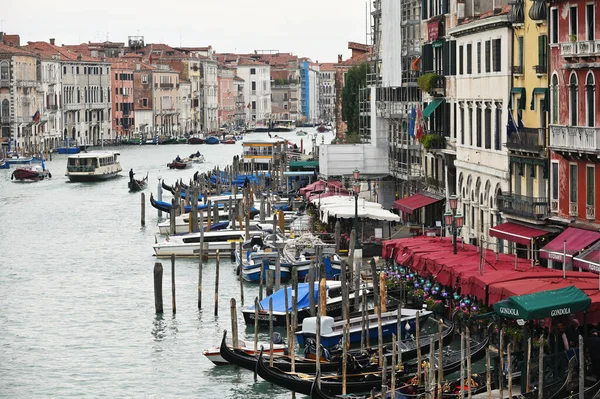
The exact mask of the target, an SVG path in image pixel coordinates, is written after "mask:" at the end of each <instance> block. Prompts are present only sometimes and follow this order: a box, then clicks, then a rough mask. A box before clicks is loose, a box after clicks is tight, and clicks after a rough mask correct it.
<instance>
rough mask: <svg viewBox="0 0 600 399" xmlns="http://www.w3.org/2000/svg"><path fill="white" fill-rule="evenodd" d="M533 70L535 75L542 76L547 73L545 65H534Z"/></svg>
mask: <svg viewBox="0 0 600 399" xmlns="http://www.w3.org/2000/svg"><path fill="white" fill-rule="evenodd" d="M534 68H535V73H536V74H538V75H543V74H545V73H548V67H547V66H546V65H536V66H534Z"/></svg>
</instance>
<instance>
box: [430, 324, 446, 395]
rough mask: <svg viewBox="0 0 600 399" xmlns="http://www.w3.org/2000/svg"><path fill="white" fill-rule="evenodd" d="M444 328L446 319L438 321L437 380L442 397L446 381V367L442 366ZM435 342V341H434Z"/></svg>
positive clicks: (438, 391) (439, 393) (438, 390)
mask: <svg viewBox="0 0 600 399" xmlns="http://www.w3.org/2000/svg"><path fill="white" fill-rule="evenodd" d="M443 329H444V321H443V320H441V319H440V320H439V321H438V378H437V379H438V380H437V393H438V394H437V397H438V399H442V385H443V382H444V368H443V367H442V364H443V363H442V359H443V356H444V341H443V338H442V331H443ZM432 344H433V342H432Z"/></svg>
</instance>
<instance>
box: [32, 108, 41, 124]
mask: <svg viewBox="0 0 600 399" xmlns="http://www.w3.org/2000/svg"><path fill="white" fill-rule="evenodd" d="M31 119H32V120H33V121H34V122H35V123H38V122H39V121H40V111H35V114H33V117H32V118H31Z"/></svg>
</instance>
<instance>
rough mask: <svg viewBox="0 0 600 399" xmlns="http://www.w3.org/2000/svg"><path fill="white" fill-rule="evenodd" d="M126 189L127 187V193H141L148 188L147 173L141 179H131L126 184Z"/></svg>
mask: <svg viewBox="0 0 600 399" xmlns="http://www.w3.org/2000/svg"><path fill="white" fill-rule="evenodd" d="M127 187H129V191H131V192H135V191H142V190H144V189H145V188H146V187H148V173H146V177H144V178H143V179H139V180H138V179H132V180H130V181H129V182H128V183H127Z"/></svg>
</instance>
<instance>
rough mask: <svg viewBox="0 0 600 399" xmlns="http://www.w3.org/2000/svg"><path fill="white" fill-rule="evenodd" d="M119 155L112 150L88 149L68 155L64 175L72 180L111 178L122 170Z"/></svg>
mask: <svg viewBox="0 0 600 399" xmlns="http://www.w3.org/2000/svg"><path fill="white" fill-rule="evenodd" d="M119 155H120V154H119V153H118V152H114V151H90V152H87V153H80V154H75V155H69V157H68V158H67V172H66V176H67V177H68V178H69V180H70V181H74V182H86V181H98V180H108V179H112V178H114V177H117V176H118V175H119V172H121V171H122V169H121V164H120V163H119V160H118V157H119Z"/></svg>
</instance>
